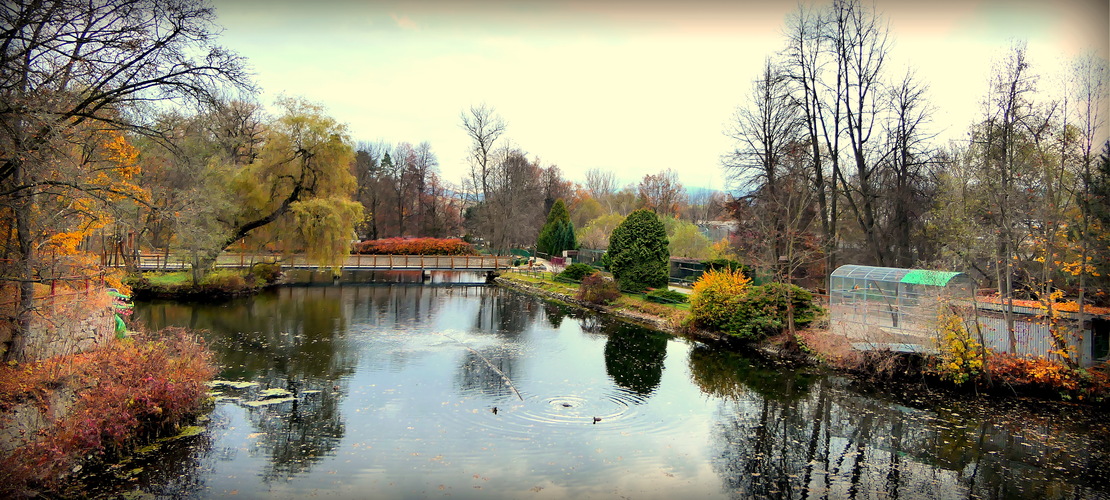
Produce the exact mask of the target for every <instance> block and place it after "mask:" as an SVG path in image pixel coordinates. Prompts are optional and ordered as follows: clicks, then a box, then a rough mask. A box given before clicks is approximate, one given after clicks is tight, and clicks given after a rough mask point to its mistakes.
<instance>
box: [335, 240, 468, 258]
mask: <svg viewBox="0 0 1110 500" xmlns="http://www.w3.org/2000/svg"><path fill="white" fill-rule="evenodd" d="M353 251H354V253H361V254H365V255H477V252H475V251H474V246H473V245H471V244H470V243H467V242H465V241H463V240H460V239H458V238H386V239H384V240H366V241H360V242H358V243H355V245H354V249H353Z"/></svg>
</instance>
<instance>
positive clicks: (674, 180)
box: [637, 168, 685, 216]
mask: <svg viewBox="0 0 1110 500" xmlns="http://www.w3.org/2000/svg"><path fill="white" fill-rule="evenodd" d="M637 189H638V192H639V195H640V204H641V206H642V207H644V208H647V209H650V210H653V211H655V212H656V213H657V214H659V215H661V216H663V215H678V214H679V212H680V210H681V205H682V204H683V202H684V201H685V200H684V196H685V194H684V193H683V188H682V183H681V182H679V181H678V174H676V173H675V171H674V170H671V169H669V168H668V169H666V170H664V171H662V172H659V173H658V174H648V175H645V176H644V178H643V180H641V181H640V184H639V185H638V186H637Z"/></svg>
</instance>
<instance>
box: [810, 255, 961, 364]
mask: <svg viewBox="0 0 1110 500" xmlns="http://www.w3.org/2000/svg"><path fill="white" fill-rule="evenodd" d="M974 293H975V281H974V280H972V279H971V277H970V276H968V275H967V274H964V273H957V272H946V271H932V270H925V269H899V268H892V267H872V266H856V265H845V266H840V267H838V268H837V269H836V270H835V271H833V273H832V276H830V279H829V315H830V318H829V319H830V322H831V323H832V327H833V330H834V331H838V332H842V333H844V334H845V335H847V336H848V337H850V338H854V339H856V340H860V341H867V342H885V343H904V344H907V347H906V349H901V350H915V349H914V347H913V346H914V345H917V346H920V345H925V346H930V347H931V346H932V345H933V342H932V340H931V339H932V337H933V332H934V330H935V328H934V327H935V324H936V319H937V312H938V310H937V308H938V307H939V305H940V302H941V301H944V300H951V299H971V298H973V294H974Z"/></svg>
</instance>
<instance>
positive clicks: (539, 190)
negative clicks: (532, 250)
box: [466, 147, 544, 252]
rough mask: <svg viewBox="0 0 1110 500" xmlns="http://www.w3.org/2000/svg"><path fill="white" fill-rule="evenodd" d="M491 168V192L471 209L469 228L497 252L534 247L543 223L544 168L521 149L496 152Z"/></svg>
mask: <svg viewBox="0 0 1110 500" xmlns="http://www.w3.org/2000/svg"><path fill="white" fill-rule="evenodd" d="M496 153H497V154H496V157H497V160H496V162H495V163H494V164H493V165H492V168H491V170H490V171H489V173H488V174H489V175H488V178H487V180H486V182H487V188H488V189H489V193H488V195H487V196H484V197H483V198H482V199H481V201H480V202H478V203H476V204H474V205H473V206H471V207H470V208H468V209H467V215H466V224H467V230H468V231H469V232H470V233H471V234H472V235H474V236H477V237H480V238H482V239H484V240H485V241H486V243H487V244H488V245H489V247H490V248H491V249H493V250H494V251H496V252H507V251H508V250H509V249H511V248H523V247H528V246H531V245H532V244H533V243H535V241H536V237H537V236H538V234H539V230H540V227H541V226H542V225H543V221H544V212H543V205H544V203H543V197H544V191H543V186H542V183H541V180H542V178H543V175H542V171H541V168H540V167H539V165H537V164H536V163H535V162H533V161H532V160H529V159H528V157H527V155H526V154H525V153H524V151H522V150H520V149H519V148H512V147H506V148H502V149H500V150H498V151H497V152H496Z"/></svg>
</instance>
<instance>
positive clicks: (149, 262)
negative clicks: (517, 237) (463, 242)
mask: <svg viewBox="0 0 1110 500" xmlns="http://www.w3.org/2000/svg"><path fill="white" fill-rule="evenodd" d="M512 260H513V257H512V256H493V255H349V256H347V258H346V259H345V260H344V262H343V266H342V267H343V269H347V270H377V271H387V270H396V271H404V270H413V271H416V270H426V271H496V270H498V269H507V268H509V266H511V265H512ZM252 262H277V263H280V264H281V266H282V267H283V268H285V269H316V268H319V267H320V265H319V264H317V263H313V262H309V261H308V260H307V259H306V258H305V256H303V255H290V256H273V255H265V256H263V255H245V254H243V255H240V254H224V255H221V256H220V258H219V259H217V261H216V267H224V268H234V267H247V266H250V265H251V263H252ZM139 267H140V268H141V269H144V270H155V269H188V268H189V267H190V266H189V264H188V263H187V262H185V261H182V260H180V259H175V258H174V257H173V256H172V255H171V256H170V258H169V259H166V258H165V256H164V255H158V254H142V255H140V256H139Z"/></svg>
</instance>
